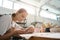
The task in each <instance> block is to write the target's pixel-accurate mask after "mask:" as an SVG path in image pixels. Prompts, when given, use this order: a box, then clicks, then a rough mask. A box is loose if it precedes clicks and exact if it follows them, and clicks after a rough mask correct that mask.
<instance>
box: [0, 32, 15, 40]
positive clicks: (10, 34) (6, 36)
mask: <svg viewBox="0 0 60 40" xmlns="http://www.w3.org/2000/svg"><path fill="white" fill-rule="evenodd" d="M13 34H14V33H13V32H11V33H6V34H4V35H3V36H1V39H2V40H6V39H9V38H10V37H11V36H13Z"/></svg>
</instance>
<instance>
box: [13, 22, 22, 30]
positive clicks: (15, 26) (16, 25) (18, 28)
mask: <svg viewBox="0 0 60 40" xmlns="http://www.w3.org/2000/svg"><path fill="white" fill-rule="evenodd" d="M12 27H14V28H16V30H20V29H22V28H23V27H21V26H20V25H18V24H17V23H16V22H14V21H12Z"/></svg>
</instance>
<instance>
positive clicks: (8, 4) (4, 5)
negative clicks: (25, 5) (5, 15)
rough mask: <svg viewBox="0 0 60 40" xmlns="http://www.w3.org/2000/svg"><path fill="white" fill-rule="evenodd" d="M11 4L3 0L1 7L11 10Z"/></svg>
mask: <svg viewBox="0 0 60 40" xmlns="http://www.w3.org/2000/svg"><path fill="white" fill-rule="evenodd" d="M12 4H13V3H12V2H10V1H8V0H4V1H3V7H5V8H9V9H12Z"/></svg>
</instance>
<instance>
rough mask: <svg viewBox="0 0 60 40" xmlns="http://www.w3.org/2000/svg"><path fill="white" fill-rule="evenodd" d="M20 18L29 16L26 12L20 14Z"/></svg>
mask: <svg viewBox="0 0 60 40" xmlns="http://www.w3.org/2000/svg"><path fill="white" fill-rule="evenodd" d="M18 15H19V16H27V15H28V14H27V13H26V12H23V13H18Z"/></svg>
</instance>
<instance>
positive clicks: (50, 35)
mask: <svg viewBox="0 0 60 40" xmlns="http://www.w3.org/2000/svg"><path fill="white" fill-rule="evenodd" d="M20 36H22V37H25V38H26V39H29V38H30V37H32V36H34V37H45V38H54V39H60V33H32V34H21V35H20Z"/></svg>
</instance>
